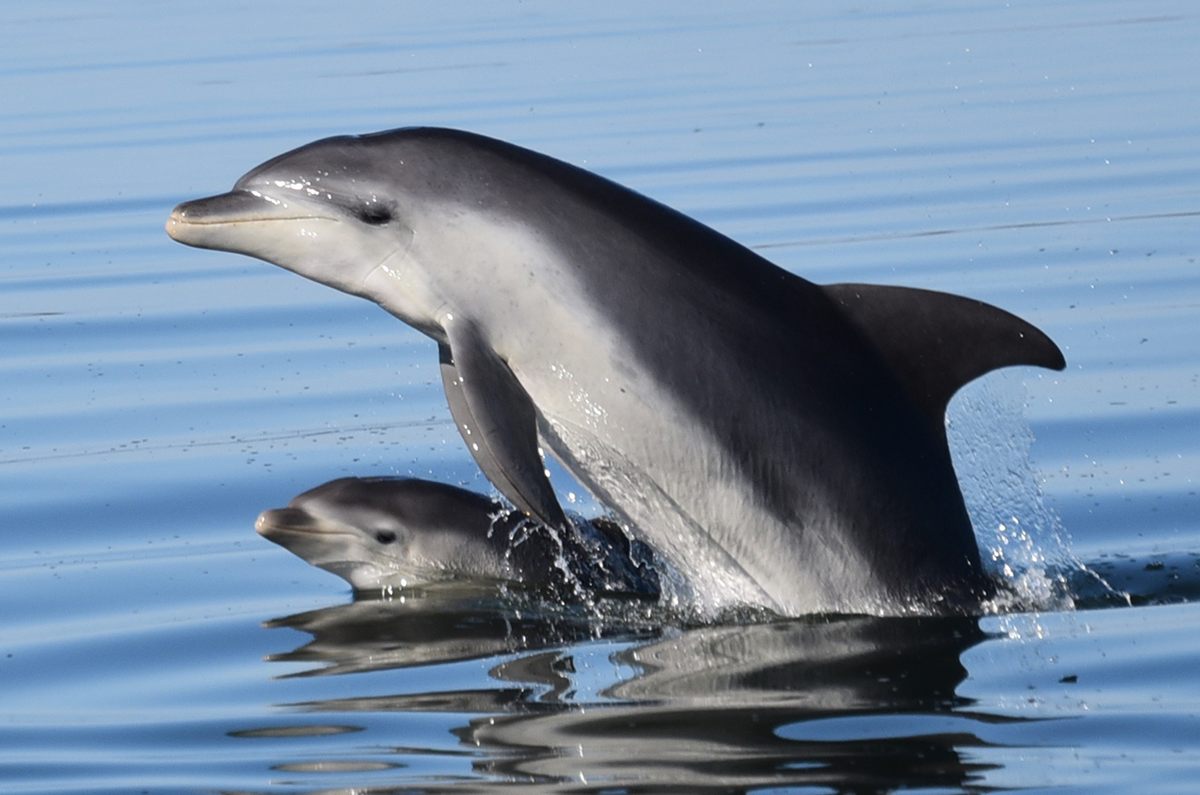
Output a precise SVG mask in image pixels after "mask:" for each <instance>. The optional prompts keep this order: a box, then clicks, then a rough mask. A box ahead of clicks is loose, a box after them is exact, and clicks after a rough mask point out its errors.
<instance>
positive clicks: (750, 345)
mask: <svg viewBox="0 0 1200 795" xmlns="http://www.w3.org/2000/svg"><path fill="white" fill-rule="evenodd" d="M167 230H168V232H169V233H170V235H171V236H172V237H173V238H175V239H176V240H178V241H180V242H183V243H187V244H189V245H193V246H199V247H202V248H213V249H220V250H225V251H235V252H240V253H243V254H248V255H250V256H254V257H258V258H260V259H264V260H266V261H268V262H272V263H275V264H277V265H280V266H282V267H284V268H287V269H288V270H291V271H294V272H296V273H299V274H301V275H302V276H306V277H308V278H310V279H314V280H316V281H319V282H321V283H323V284H327V285H329V286H331V287H335V288H337V289H339V290H342V291H344V292H347V293H351V294H353V295H358V296H362V297H364V298H368V299H370V300H372V301H375V302H376V303H378V304H379V305H380V306H382V307H383V308H384V309H386V310H387V311H388V312H390V313H392V314H393V315H395V316H396V317H399V318H400V319H401V320H403V321H405V322H406V323H408V324H409V325H411V326H413V327H414V328H416V329H418V330H419V331H421V332H423V333H424V334H426V335H428V336H429V337H431V338H433V339H434V340H435V341H436V342H437V345H438V349H439V352H440V360H441V367H442V376H443V381H444V384H445V388H446V395H447V398H448V400H449V403H450V410H451V413H452V414H453V416H454V419H455V422H456V423H457V425H458V427H459V429H460V431H461V433H462V435H463V438H464V439H465V441H466V442H467V446H468V448H469V449H470V450H471V453H472V454H473V455H474V457H475V459H476V461H477V462H478V463H479V465H480V467H481V468H482V469H483V471H484V472H485V473H486V474H487V476H488V478H490V479H491V481H492V483H493V484H495V485H496V487H497V488H498V489H500V491H501V492H502V493H503V494H504V495H505V496H506V497H508V499H510V500H511V501H512V502H513V503H514V504H515V505H516V506H517V507H519V508H520V509H522V510H523V511H525V512H526V513H528V514H529V515H531V516H534V517H537V518H538V519H539V520H541V521H542V522H544V523H546V524H549V525H558V526H561V525H562V524H563V522H564V521H565V520H564V518H563V512H562V509H561V508H560V507H559V505H558V502H557V501H556V499H555V496H554V492H553V490H552V488H551V486H550V484H549V482H548V480H547V478H546V475H545V471H544V469H543V463H542V461H541V459H540V457H539V447H538V439H539V436H540V437H541V439H542V440H543V441H544V443H545V445H546V446H547V447H548V448H549V449H550V450H551V451H553V453H554V454H555V455H556V456H557V457H558V458H559V459H560V460H561V461H562V462H563V463H564V465H565V466H566V467H567V468H568V469H569V470H570V471H571V472H573V473H574V474H575V475H576V476H577V477H578V478H579V480H580V481H581V482H582V483H583V484H584V485H585V486H587V487H588V488H589V489H590V490H592V492H593V493H594V494H595V495H596V496H597V497H598V498H599V499H600V500H601V501H602V502H603V503H604V504H605V505H607V506H608V507H610V508H611V509H613V510H614V511H616V512H617V513H618V515H619V516H620V517H621V518H622V519H623V520H625V521H627V522H628V523H629V524H630V525H631V526H632V527H633V528H634V529H635V531H636V532H637V533H639V534H640V535H641V536H642V537H643V538H644V539H645V540H646V541H647V542H648V543H649V544H650V545H651V546H652V547H654V548H655V549H656V551H658V552H661V553H662V554H664V555H665V556H666V557H667V558H668V559H669V560H671V561H672V562H673V563H674V564H675V567H676V568H677V569H678V570H680V571H681V572H683V573H685V574H686V576H687V578H688V582H689V586H688V587H687V588H685V589H684V590H683V593H682V594H677V595H679V596H682V598H685V599H688V600H691V601H692V602H693V603H694V604H695V605H696V606H698V607H700V608H701V609H705V608H715V607H717V606H721V605H725V604H731V603H755V604H762V605H765V606H767V607H770V608H772V609H775V610H777V611H779V612H781V613H785V614H798V613H805V612H817V611H835V612H872V613H896V612H904V611H907V610H912V609H928V608H929V607H931V606H935V605H937V604H938V603H946V602H954V603H958V602H961V601H963V600H967V601H977V600H978V599H980V598H983V597H986V595H987V594H988V593H989V590H990V583H989V581H988V579H987V577H986V575H985V573H984V571H983V567H982V565H981V563H980V558H979V552H978V548H977V547H976V544H975V539H974V535H973V534H972V531H971V526H970V522H969V520H968V517H967V512H966V509H965V508H964V505H963V499H962V495H961V493H960V491H959V488H958V483H957V481H956V479H955V475H954V471H953V467H952V464H951V461H950V454H949V451H948V448H947V444H946V438H945V432H944V413H945V408H946V403H947V401H948V400H949V398H950V396H951V395H952V394H953V393H954V392H955V391H956V390H957V389H958V388H959V387H960V386H962V385H963V384H965V383H966V382H967V381H970V380H971V379H973V378H975V377H977V376H979V375H982V374H983V373H986V372H988V371H990V370H993V369H995V368H997V367H1002V366H1005V365H1015V364H1030V365H1041V366H1044V367H1051V368H1056V369H1061V368H1062V367H1064V361H1063V357H1062V353H1061V352H1060V351H1059V350H1058V348H1057V347H1056V346H1055V345H1054V343H1053V342H1052V341H1051V340H1050V339H1049V338H1048V337H1047V336H1046V335H1045V334H1043V333H1042V332H1040V331H1039V330H1038V329H1036V328H1034V327H1033V326H1031V325H1030V324H1028V323H1026V322H1024V321H1023V320H1020V319H1019V318H1016V317H1014V316H1013V315H1010V314H1008V313H1007V312H1004V311H1002V310H1000V309H997V308H995V307H992V306H988V305H986V304H983V303H980V302H978V301H974V300H971V299H968V298H961V297H958V296H953V295H947V294H943V293H936V292H930V291H927V290H914V289H907V288H902V287H880V286H870V285H861V284H835V285H824V286H819V285H816V284H813V283H811V282H808V281H806V280H804V279H802V278H800V277H798V276H795V275H793V274H791V273H789V272H787V271H785V270H783V269H781V268H779V267H777V266H775V265H773V264H772V263H770V262H768V261H767V260H765V259H763V258H762V257H760V256H758V255H757V254H755V253H754V252H752V251H750V250H748V249H746V248H744V247H743V246H741V245H739V244H737V243H736V242H734V241H732V240H730V239H729V238H727V237H725V236H723V235H721V234H719V233H717V232H715V231H714V230H712V229H709V228H708V227H705V226H703V225H702V224H699V223H697V222H696V221H693V220H691V219H689V218H687V217H685V216H683V215H681V214H680V213H678V212H676V211H674V210H672V209H670V208H668V207H665V206H663V205H661V204H658V203H656V202H654V201H652V200H650V199H648V198H645V197H643V196H641V195H639V194H637V193H634V192H633V191H630V190H628V189H626V188H624V187H622V186H620V185H617V184H615V183H613V182H610V181H608V180H606V179H603V178H601V177H599V176H596V175H595V174H591V173H589V172H587V171H584V170H582V169H579V168H576V167H573V166H571V165H568V164H566V163H563V162H560V161H558V160H555V159H553V158H550V157H547V156H545V155H541V154H538V153H536V152H532V151H529V150H527V149H522V148H520V147H517V146H514V145H511V144H508V143H504V142H502V141H497V140H493V139H490V138H486V137H483V136H480V135H475V134H472V133H467V132H462V131H455V130H445V129H431V128H411V129H401V130H394V131H388V132H381V133H375V134H372V135H364V136H343V137H336V138H327V139H324V140H321V141H317V142H315V143H311V144H308V145H306V146H303V147H300V148H299V149H296V150H293V151H291V152H288V153H286V154H283V155H280V156H278V157H276V158H274V159H272V160H269V161H267V162H266V163H264V164H263V165H261V166H259V167H257V168H255V169H253V170H252V171H250V172H249V173H247V174H246V175H245V176H243V177H242V178H241V179H239V180H238V181H237V183H236V184H235V185H234V188H233V190H232V191H230V192H228V193H224V194H221V195H219V196H213V197H211V198H207V199H199V200H196V201H191V202H186V203H184V204H181V205H179V206H178V207H177V208H175V211H174V212H173V213H172V215H171V218H170V220H169V221H168V223H167Z"/></svg>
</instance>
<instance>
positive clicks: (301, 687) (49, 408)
mask: <svg viewBox="0 0 1200 795" xmlns="http://www.w3.org/2000/svg"><path fill="white" fill-rule="evenodd" d="M243 6H244V4H234V3H227V2H209V3H203V4H185V5H183V6H172V7H170V8H169V9H168V8H166V7H164V8H162V9H157V8H155V9H151V7H149V6H146V5H144V4H140V3H132V2H116V3H107V4H102V5H98V4H89V3H82V2H70V1H69V0H64V2H60V3H54V4H41V5H29V4H26V5H21V4H16V3H10V4H7V5H5V6H4V7H3V8H0V21H2V25H3V26H2V28H0V29H2V30H3V31H4V32H5V43H6V46H5V48H4V50H3V52H2V53H0V97H3V99H4V101H3V103H2V104H0V118H2V119H3V122H2V123H0V174H3V175H4V178H3V179H0V352H2V354H3V355H2V356H0V379H2V380H0V384H3V386H0V683H2V687H0V789H3V790H4V791H5V792H13V793H33V792H38V793H44V792H80V793H82V792H88V793H95V792H114V793H115V792H121V793H124V792H153V793H168V792H206V791H227V792H268V791H270V792H351V791H353V792H360V793H361V792H391V791H408V790H409V789H425V790H443V789H455V788H461V789H465V790H474V789H478V788H480V787H482V786H484V785H487V784H496V785H500V784H509V785H512V786H513V787H514V788H516V789H518V790H521V791H525V790H539V791H554V790H570V791H634V790H636V791H643V790H646V789H652V788H654V787H655V786H656V785H660V786H663V787H674V788H676V789H678V790H680V791H688V792H691V791H699V790H704V789H711V790H719V791H726V790H731V789H732V790H738V789H754V788H761V789H763V790H771V791H785V790H793V791H795V790H803V791H836V790H853V791H875V790H888V789H905V788H926V789H935V790H938V791H954V790H959V789H990V788H1023V787H1030V788H1036V789H1045V788H1049V787H1060V788H1070V789H1079V790H1083V791H1088V792H1092V791H1099V790H1108V791H1115V792H1125V791H1132V790H1137V791H1145V790H1158V791H1163V792H1187V791H1191V790H1192V789H1193V788H1194V786H1195V780H1196V777H1197V773H1200V763H1198V761H1197V760H1198V759H1200V756H1198V755H1200V718H1198V714H1200V686H1198V679H1197V673H1196V672H1197V670H1200V668H1198V666H1200V641H1198V640H1197V638H1198V637H1200V610H1198V609H1197V602H1196V600H1197V597H1198V596H1200V519H1198V516H1200V498H1198V496H1197V490H1198V488H1200V487H1198V485H1197V480H1198V478H1200V389H1198V386H1200V384H1198V379H1200V352H1198V345H1197V340H1198V339H1200V269H1198V267H1197V261H1196V258H1197V253H1198V252H1200V242H1198V241H1200V235H1198V234H1197V233H1198V231H1200V188H1198V187H1197V186H1198V185H1200V155H1198V154H1197V147H1196V141H1197V140H1198V138H1200V78H1198V77H1197V76H1196V75H1197V71H1196V69H1195V53H1196V44H1195V42H1196V41H1197V40H1200V12H1198V11H1197V10H1196V9H1195V8H1194V6H1193V4H1191V3H1187V2H1183V1H1182V0H1175V1H1172V0H1163V1H1162V2H1147V3H1140V4H1127V3H1117V2H1082V1H1081V0H1061V1H1059V2H1048V3H1008V4H954V3H949V2H936V3H930V4H924V5H921V6H920V7H919V8H916V9H910V10H901V9H900V8H899V7H898V6H896V5H895V4H887V3H880V4H870V3H869V4H866V5H863V4H859V5H856V6H853V7H845V8H841V7H832V6H831V7H830V8H829V9H828V10H826V9H824V8H823V7H821V6H818V5H815V4H800V3H784V2H780V3H756V4H753V5H752V6H749V7H742V6H735V5H733V4H723V5H722V4H717V5H713V6H711V7H699V8H698V7H695V6H694V5H693V4H684V3H670V4H665V3H659V4H654V5H652V6H649V7H643V6H642V5H639V4H632V3H605V4H602V5H601V6H600V7H595V8H593V7H584V6H566V5H559V4H549V3H536V2H535V3H529V2H526V3H516V2H504V3H492V4H482V3H480V4H442V5H441V6H438V7H420V8H418V7H416V6H415V5H410V6H407V7H401V5H400V4H390V3H378V4H367V3H363V4H355V3H336V4H329V3H311V2H292V3H287V4H283V3H278V4H266V3H264V4H254V5H250V6H245V7H243ZM409 124H437V125H447V126H456V127H465V128H468V129H473V130H477V131H480V132H484V133H487V134H491V135H495V136H498V137H501V138H505V139H509V140H513V141H515V142H518V143H521V144H523V145H526V146H530V147H532V148H535V149H539V150H542V151H546V152H548V153H550V154H553V155H555V156H558V157H561V158H563V159H565V160H568V161H571V162H574V163H577V164H580V165H583V166H585V167H588V168H591V169H593V170H595V171H598V172H600V173H602V174H605V175H606V176H609V177H612V178H614V179H617V180H619V181H621V182H624V183H626V184H629V185H631V186H633V187H635V188H636V189H638V190H641V191H643V192H645V193H648V194H650V195H652V196H654V197H655V198H658V199H660V200H663V201H665V202H666V203H668V204H671V205H673V206H676V207H678V208H680V209H682V210H684V211H685V212H687V213H689V214H690V215H693V216H695V217H697V218H699V219H701V220H703V221H705V222H707V223H709V224H712V225H714V226H716V227H717V228H718V229H720V230H721V231H723V232H726V233H728V234H730V235H732V236H733V237H735V238H737V239H738V240H740V241H742V242H744V243H746V244H748V245H751V246H754V247H756V248H757V249H758V250H759V251H761V252H762V253H763V254H765V255H766V256H768V257H770V258H771V259H773V260H775V261H776V262H778V263H780V264H781V265H784V266H785V267H788V268H789V269H792V270H794V271H796V272H797V273H800V274H802V275H804V276H806V277H808V278H811V279H813V280H815V281H818V282H823V281H842V280H856V281H868V282H880V283H893V284H906V285H912V286H921V287H930V288H936V289H942V290H948V291H951V292H958V293H964V294H968V295H971V296H974V297H977V298H981V299H984V300H987V301H990V302H993V303H996V304H999V305H1001V306H1003V307H1005V308H1007V309H1010V310H1012V311H1014V312H1016V313H1018V314H1020V315H1022V316H1024V317H1027V318H1029V319H1030V320H1032V321H1033V322H1035V323H1036V324H1037V325H1039V326H1040V327H1042V328H1044V329H1045V330H1046V331H1047V332H1049V333H1050V334H1051V336H1052V337H1054V338H1055V339H1056V340H1057V341H1058V342H1059V343H1060V344H1061V345H1062V347H1063V349H1064V351H1065V352H1066V355H1067V358H1068V362H1069V367H1068V370H1067V371H1066V372H1064V373H1062V374H1057V373H1055V374H1043V373H1039V372H1035V371H1032V370H1022V371H1014V372H1011V373H1007V374H998V375H995V376H992V377H990V378H989V379H987V381H986V382H985V383H983V384H980V385H978V386H976V387H973V388H971V389H970V390H969V391H968V392H967V393H966V394H964V395H962V396H960V398H958V399H956V401H955V404H954V405H953V406H952V409H951V420H952V427H951V431H952V436H953V438H954V440H955V442H954V444H955V453H956V458H957V461H958V464H959V470H960V474H961V476H962V480H963V483H964V489H965V491H966V492H967V494H968V496H969V500H970V503H971V508H972V512H973V516H974V518H975V520H976V522H977V525H978V526H977V531H978V534H979V537H980V541H981V545H982V546H983V548H984V549H985V555H986V556H988V557H991V558H994V565H995V567H996V569H997V570H998V571H1002V570H1003V567H1004V566H1009V567H1010V568H1011V569H1012V574H1011V575H1009V577H1008V579H1009V581H1010V582H1011V583H1013V587H1014V589H1015V590H1016V591H1017V594H1018V597H1019V598H1018V599H1017V604H1019V605H1020V604H1023V605H1025V606H1026V607H1027V608H1028V607H1029V606H1030V605H1040V606H1041V608H1042V609H1041V610H1040V611H1039V612H1016V613H1004V614H1000V615H992V616H987V617H984V618H980V619H971V618H936V619H935V618H907V619H898V618H897V619H872V618H856V617H815V618H805V619H797V620H791V621H774V622H766V623H761V622H760V623H749V624H746V623H742V624H738V623H736V622H732V623H725V624H719V625H709V626H689V625H686V623H684V622H680V621H679V620H677V619H673V618H672V617H671V616H664V615H661V614H658V613H656V612H655V611H649V612H647V611H646V609H645V608H644V607H630V606H628V605H620V604H614V605H611V606H608V607H607V608H606V611H607V614H606V615H605V617H604V618H603V620H599V619H597V618H596V617H595V616H593V615H590V614H588V613H586V611H580V610H577V609H572V608H566V607H551V606H547V605H539V604H536V603H531V602H528V601H521V600H520V599H516V598H513V599H508V600H501V599H497V598H494V597H487V596H481V595H480V594H479V593H477V592H471V591H468V590H464V589H456V588H449V587H446V588H440V589H434V590H426V591H414V592H410V593H405V594H402V595H401V597H397V598H393V599H391V600H386V601H385V600H374V601H358V602H354V601H353V600H352V598H351V596H350V594H349V593H348V592H347V591H346V589H345V588H344V586H343V584H342V583H341V581H340V580H337V579H336V578H333V577H331V576H329V575H328V574H326V573H324V572H321V571H319V570H316V569H313V568H311V567H309V566H307V565H306V564H305V563H303V562H302V561H300V560H298V559H296V558H293V557H292V556H290V555H288V554H287V553H286V552H285V551H283V550H282V549H280V548H277V547H274V546H272V545H270V544H269V543H267V542H266V541H263V540H262V539H259V538H258V537H256V536H255V535H254V533H253V530H252V523H253V520H254V517H255V516H256V515H257V513H258V512H259V511H260V510H262V509H264V508H267V507H273V506H276V505H280V504H283V503H284V502H286V501H287V499H289V498H290V497H291V496H292V495H294V494H296V493H298V492H300V491H302V490H304V489H306V488H309V487H311V486H314V485H316V484H318V483H321V482H323V481H325V480H328V479H330V478H333V477H336V476H339V475H345V474H357V475H365V474H376V473H378V474H385V473H399V474H413V475H418V476H422V477H431V478H435V479H438V480H444V481H449V482H457V483H463V484H466V485H469V486H471V487H473V488H476V489H480V490H486V488H487V487H486V484H485V482H484V481H483V480H482V479H481V478H480V477H479V476H478V475H477V474H476V471H475V466H474V464H473V463H472V462H471V460H470V459H469V457H468V455H467V453H466V451H465V449H464V448H463V445H462V444H461V441H460V440H459V439H458V437H457V434H456V433H455V430H454V428H453V426H452V425H451V424H450V422H449V418H448V414H447V411H446V409H445V405H444V401H443V398H442V396H441V390H440V385H439V384H438V383H437V381H438V375H437V373H436V368H435V364H434V354H433V351H432V350H431V349H430V346H429V345H428V344H427V343H426V341H425V340H424V339H423V338H420V337H419V336H418V335H417V334H416V333H415V332H412V331H411V330H409V329H407V328H405V327H404V326H402V325H401V324H400V323H398V322H397V321H395V320H393V319H391V318H389V317H387V316H385V315H384V314H383V313H382V312H381V311H379V310H378V309H376V308H375V307H373V306H371V305H368V304H366V303H365V302H361V301H356V300H354V299H351V298H347V297H344V296H341V295H338V294H336V293H334V292H333V291H331V290H328V289H326V288H322V287H319V286H317V285H313V284H309V283H306V282H304V281H303V280H301V279H299V278H297V277H295V276H293V275H291V274H288V273H285V272H283V271H280V270H278V269H274V268H271V267H268V266H266V265H263V264H261V263H257V262H254V261H251V260H248V259H244V258H239V257H234V256H224V255H215V254H212V253H211V252H198V251H191V250H186V249H184V248H183V247H180V246H177V245H174V244H172V243H171V242H170V241H169V240H168V239H167V238H166V236H165V235H164V234H163V233H162V223H163V221H164V219H165V217H166V214H167V213H168V211H169V210H170V208H171V206H172V205H173V204H174V203H175V202H177V201H179V200H181V199H185V198H190V197H194V196H199V195H206V194H210V193H213V192H217V191H221V190H224V189H226V188H227V187H228V186H229V185H230V184H231V183H232V182H233V180H234V179H235V178H236V177H237V176H239V175H240V174H241V173H242V172H244V171H245V170H246V169H248V168H249V167H250V166H252V165H254V164H256V163H258V162H260V161H262V160H264V159H265V158H267V157H269V156H271V155H274V154H276V153H278V152H281V151H283V150H285V149H288V148H291V147H293V146H296V145H298V144H301V143H304V142H306V141H308V140H312V139H314V138H317V137H320V136H323V135H328V134H335V133H344V132H365V131H370V130H376V129H384V128H388V127H395V126H402V125H409ZM577 507H582V508H584V509H585V510H586V509H588V508H589V507H591V508H594V506H589V505H588V504H587V501H586V500H583V501H581V502H580V503H579V505H577ZM1073 561H1078V562H1079V563H1081V564H1084V567H1083V568H1079V567H1078V566H1076V564H1075V563H1073ZM1058 579H1062V580H1064V581H1066V583H1067V584H1068V586H1069V587H1068V590H1067V593H1069V594H1070V598H1067V599H1065V600H1063V599H1061V598H1060V599H1058V601H1056V596H1055V594H1056V593H1057V594H1059V595H1060V596H1061V594H1062V593H1063V591H1062V588H1061V587H1060V586H1059V585H1058V584H1057V582H1058Z"/></svg>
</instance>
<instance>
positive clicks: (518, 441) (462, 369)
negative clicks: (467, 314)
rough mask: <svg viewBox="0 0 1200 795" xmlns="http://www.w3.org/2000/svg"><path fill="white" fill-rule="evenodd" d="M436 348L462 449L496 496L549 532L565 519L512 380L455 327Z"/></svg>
mask: <svg viewBox="0 0 1200 795" xmlns="http://www.w3.org/2000/svg"><path fill="white" fill-rule="evenodd" d="M449 337H450V345H449V346H446V345H439V346H438V353H439V357H440V359H441V369H442V385H443V386H444V387H445V389H446V400H447V402H449V404H450V414H451V415H452V416H453V417H454V424H455V425H457V426H458V432H459V433H461V434H462V437H463V441H465V442H466V443H467V449H468V450H470V451H471V455H472V456H473V457H474V458H475V462H476V463H477V464H479V468H480V469H482V470H483V474H485V475H487V478H488V480H490V481H491V482H492V485H494V486H495V487H496V488H497V489H499V490H500V493H501V494H503V495H504V496H505V497H507V498H508V499H509V500H510V501H511V502H512V504H513V505H515V506H517V508H519V509H520V510H521V511H522V512H523V513H525V514H526V515H527V516H532V517H533V518H535V519H537V520H538V521H540V522H542V523H543V524H545V525H548V526H550V527H556V528H561V527H565V526H566V522H567V520H566V516H565V514H564V513H563V509H562V507H561V506H560V505H559V504H558V499H557V498H556V497H555V496H554V490H553V489H552V488H551V487H550V481H549V480H547V478H546V470H545V466H544V465H543V463H542V459H541V456H540V455H539V454H538V446H537V415H536V413H535V411H534V408H533V403H532V402H531V401H530V399H529V395H527V394H526V393H525V390H524V388H522V387H521V384H520V383H519V382H518V381H517V379H516V376H514V375H513V374H512V371H511V370H509V369H508V365H506V364H505V363H504V362H503V361H502V360H501V359H500V357H499V356H497V355H496V353H495V351H493V350H492V349H491V348H489V347H487V345H485V344H484V343H483V342H482V340H480V339H479V337H478V334H477V333H476V332H475V331H474V329H471V328H469V327H467V326H466V324H456V326H455V328H454V329H453V330H451V331H449Z"/></svg>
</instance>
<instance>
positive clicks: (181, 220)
mask: <svg viewBox="0 0 1200 795" xmlns="http://www.w3.org/2000/svg"><path fill="white" fill-rule="evenodd" d="M264 221H331V222H333V223H335V224H340V223H341V220H340V219H337V218H334V217H332V216H328V215H271V216H263V217H261V218H223V219H220V220H215V221H205V220H196V219H194V218H186V217H182V216H177V215H172V216H171V223H173V224H184V225H187V226H235V225H237V224H261V223H263V222H264Z"/></svg>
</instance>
